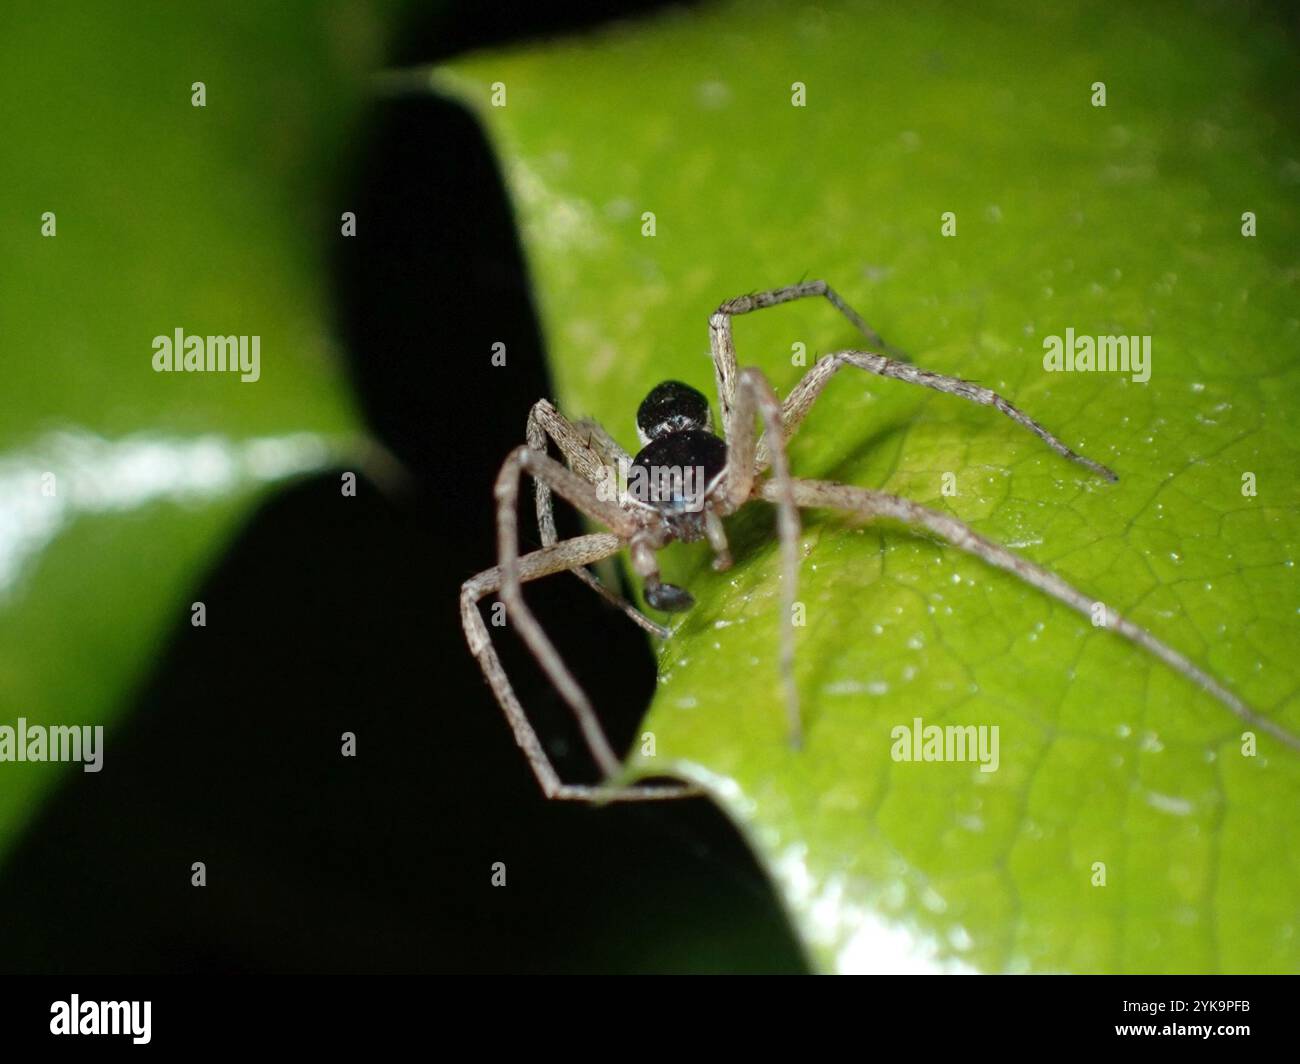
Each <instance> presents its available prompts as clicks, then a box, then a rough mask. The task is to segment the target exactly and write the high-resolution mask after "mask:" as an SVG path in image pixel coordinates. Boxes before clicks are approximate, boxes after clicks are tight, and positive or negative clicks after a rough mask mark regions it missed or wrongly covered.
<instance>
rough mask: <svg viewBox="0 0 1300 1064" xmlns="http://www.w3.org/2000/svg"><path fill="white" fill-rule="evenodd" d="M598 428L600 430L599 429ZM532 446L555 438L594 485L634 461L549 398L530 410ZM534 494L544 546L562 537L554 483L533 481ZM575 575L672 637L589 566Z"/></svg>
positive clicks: (645, 625) (644, 624)
mask: <svg viewBox="0 0 1300 1064" xmlns="http://www.w3.org/2000/svg"><path fill="white" fill-rule="evenodd" d="M597 430H598V431H597ZM526 438H527V440H528V446H529V447H531V448H532V449H533V450H535V451H541V452H542V453H543V454H545V453H546V442H547V440H548V439H549V440H553V441H554V442H555V445H556V446H557V447H558V448H559V449H560V453H561V454H563V455H564V458H565V461H567V462H568V464H569V468H570V469H572V470H573V471H574V472H575V473H577V474H578V475H579V476H580V477H582V479H583V480H585V481H587V482H588V483H590V484H598V483H600V482H601V481H603V480H605V478H606V477H607V476H608V473H609V469H610V468H611V467H613V468H615V469H617V468H618V463H619V461H620V460H621V459H626V460H627V461H628V464H629V465H630V464H631V459H630V458H628V456H627V453H626V452H625V451H623V449H622V448H620V447H619V446H618V444H616V443H614V442H613V440H612V439H611V438H610V436H609V434H608V433H606V432H605V430H604V429H603V428H600V426H598V425H596V424H595V423H594V422H591V423H587V424H579V425H575V424H573V422H571V421H570V420H569V419H568V418H566V417H565V416H564V415H563V414H561V413H560V412H559V411H558V410H556V409H555V407H554V406H552V405H551V404H550V403H549V402H547V401H546V400H545V399H541V400H538V401H537V402H536V403H534V404H533V408H532V410H530V411H529V412H528V428H527V436H526ZM533 495H534V500H535V502H536V506H537V527H538V531H539V532H540V533H541V537H542V546H544V547H549V546H550V545H551V544H552V543H555V542H556V541H557V540H558V539H559V534H558V533H557V532H556V530H555V502H554V497H553V495H552V493H551V488H550V485H549V484H547V483H546V481H544V480H542V479H540V478H538V479H535V480H534V481H533ZM572 572H573V575H574V576H576V577H577V578H578V579H579V580H581V581H582V582H583V583H584V584H586V585H587V586H588V587H589V588H591V589H592V590H593V591H595V592H596V594H598V595H599V596H600V597H601V598H603V599H604V600H605V601H606V602H608V603H609V604H610V605H611V606H614V607H615V608H617V609H620V610H622V611H623V613H624V614H625V615H626V616H627V617H628V618H629V619H630V620H631V621H633V622H634V623H635V624H637V625H638V626H639V627H641V628H642V629H644V630H645V631H647V632H649V633H650V634H651V635H653V636H657V637H658V638H660V639H666V638H667V637H668V629H667V628H665V627H664V626H663V625H660V624H656V623H655V622H654V621H652V620H651V619H650V618H649V617H647V616H646V615H645V614H644V613H642V612H641V611H640V610H638V609H637V608H636V607H635V606H633V605H632V603H630V602H628V601H627V599H625V598H623V597H622V596H621V595H618V594H616V593H615V592H613V591H611V590H610V589H609V588H607V587H606V586H605V585H604V584H603V583H601V581H600V578H599V577H597V576H596V574H595V573H592V572H591V571H589V570H588V569H586V568H585V567H581V566H580V567H578V568H575V569H573V570H572Z"/></svg>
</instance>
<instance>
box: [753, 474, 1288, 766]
mask: <svg viewBox="0 0 1300 1064" xmlns="http://www.w3.org/2000/svg"><path fill="white" fill-rule="evenodd" d="M773 485H774V482H773V481H770V480H769V481H765V482H764V484H763V490H762V494H763V497H764V498H766V499H771V500H773V501H775V499H776V497H777V496H778V495H779V494H780V492H779V489H777V488H776V487H775V486H773ZM792 487H793V491H794V497H795V500H796V501H797V502H798V504H799V505H800V506H805V507H822V508H825V509H832V510H841V511H845V512H847V513H853V514H858V515H860V516H862V517H865V518H868V519H876V518H888V519H891V520H895V521H899V522H901V523H903V524H905V525H908V526H909V527H912V528H922V529H925V530H926V531H928V532H931V533H933V534H934V535H936V536H938V537H939V538H940V539H943V540H945V541H946V542H948V543H949V544H951V545H952V546H954V547H956V548H957V549H958V550H962V551H965V552H966V553H967V554H973V555H975V557H977V558H979V559H980V560H981V561H983V562H985V563H986V564H988V565H991V566H993V567H994V568H996V569H1002V570H1005V571H1006V572H1009V573H1011V574H1013V575H1014V576H1016V577H1018V578H1019V579H1021V580H1023V581H1024V582H1025V583H1026V584H1029V585H1031V586H1033V587H1036V588H1038V589H1039V590H1040V591H1042V592H1043V593H1044V594H1047V595H1050V596H1051V597H1052V598H1054V599H1056V600H1057V601H1058V602H1063V603H1065V604H1066V605H1067V606H1069V607H1070V608H1071V609H1074V610H1077V611H1078V612H1079V613H1082V614H1083V615H1084V616H1085V617H1088V618H1089V619H1091V618H1092V616H1093V609H1094V607H1095V606H1096V605H1097V604H1098V603H1096V601H1095V600H1093V599H1091V598H1089V597H1088V596H1087V595H1085V594H1083V592H1081V591H1079V590H1078V589H1077V588H1075V587H1073V586H1072V585H1070V584H1068V583H1067V582H1066V581H1064V580H1063V579H1061V578H1060V577H1059V576H1057V575H1056V574H1055V573H1052V572H1049V571H1048V570H1046V569H1044V568H1042V567H1041V566H1038V565H1035V564H1034V563H1033V562H1031V561H1029V560H1028V559H1026V558H1022V557H1020V555H1018V554H1013V553H1012V552H1011V551H1009V550H1007V549H1006V548H1005V547H1002V546H999V545H998V544H997V543H994V542H993V541H992V540H989V539H985V538H984V537H983V536H981V535H980V534H979V533H978V532H976V531H975V530H974V529H973V528H971V527H970V526H969V525H967V524H964V523H963V522H961V521H958V520H957V519H956V518H955V517H951V516H949V515H948V514H945V513H941V512H940V511H938V510H931V509H929V508H928V507H925V506H921V505H920V504H919V503H915V502H912V501H911V500H910V499H904V498H901V497H899V496H897V495H890V494H889V493H888V492H883V491H874V490H872V489H871V488H859V487H854V486H852V485H849V484H835V483H832V482H830V481H824V480H798V479H796V480H795V481H794V482H793V485H792ZM1102 606H1103V608H1104V609H1105V616H1106V627H1107V628H1110V629H1113V630H1114V631H1116V632H1118V633H1119V634H1120V635H1122V636H1124V638H1125V639H1128V640H1129V641H1130V642H1132V643H1134V644H1136V645H1137V646H1139V647H1141V648H1142V649H1143V650H1145V651H1147V652H1148V653H1150V654H1152V655H1153V656H1155V657H1156V658H1158V659H1159V660H1160V661H1163V662H1164V663H1165V664H1166V665H1168V666H1169V667H1170V668H1172V669H1173V670H1174V671H1175V672H1177V673H1178V674H1179V675H1181V676H1183V677H1185V678H1186V679H1188V680H1190V681H1191V682H1192V683H1194V684H1196V686H1197V687H1199V688H1201V689H1202V690H1203V691H1205V692H1206V693H1207V694H1210V695H1212V696H1213V697H1214V698H1216V699H1218V700H1219V701H1220V702H1221V703H1223V705H1225V706H1227V708H1228V709H1229V710H1230V711H1231V712H1232V713H1233V714H1234V715H1235V716H1236V717H1238V718H1240V719H1241V720H1243V721H1245V722H1246V723H1247V724H1249V725H1251V726H1252V727H1255V728H1259V729H1260V730H1261V731H1265V732H1267V733H1268V734H1269V735H1271V736H1273V738H1275V739H1277V740H1278V741H1279V742H1281V743H1283V744H1284V745H1286V746H1289V747H1291V749H1293V750H1300V737H1297V736H1295V735H1293V734H1292V733H1291V732H1289V731H1287V730H1286V729H1285V728H1284V727H1282V725H1280V724H1278V723H1277V722H1276V721H1273V720H1270V719H1269V718H1268V717H1264V716H1261V715H1260V714H1259V713H1258V712H1256V711H1255V710H1253V709H1251V708H1250V707H1249V706H1248V705H1246V703H1245V702H1243V701H1242V700H1241V699H1240V698H1239V697H1238V696H1237V695H1235V694H1234V693H1233V692H1232V691H1230V690H1228V688H1226V687H1224V686H1223V684H1221V683H1219V681H1218V680H1216V679H1215V678H1214V677H1213V676H1211V675H1209V673H1207V672H1205V671H1204V670H1203V669H1201V668H1200V667H1198V666H1197V665H1195V664H1193V663H1192V662H1191V661H1190V660H1189V659H1188V658H1187V657H1186V656H1185V655H1183V654H1180V653H1179V652H1178V651H1177V650H1174V649H1173V648H1172V647H1170V646H1169V645H1168V644H1166V643H1164V642H1162V641H1161V640H1159V639H1157V638H1156V637H1155V636H1154V635H1152V634H1151V633H1150V632H1148V631H1147V630H1146V629H1145V628H1143V627H1141V626H1140V625H1137V624H1134V623H1133V622H1132V621H1130V620H1128V619H1127V618H1124V617H1121V616H1120V615H1119V614H1118V613H1117V612H1115V610H1113V609H1111V608H1110V607H1109V606H1105V605H1104V604H1102Z"/></svg>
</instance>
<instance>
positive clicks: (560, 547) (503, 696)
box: [460, 532, 698, 802]
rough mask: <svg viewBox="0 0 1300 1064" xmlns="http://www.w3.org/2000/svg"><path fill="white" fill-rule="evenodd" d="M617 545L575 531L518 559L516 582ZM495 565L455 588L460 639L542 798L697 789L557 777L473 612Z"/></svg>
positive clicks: (609, 797)
mask: <svg viewBox="0 0 1300 1064" xmlns="http://www.w3.org/2000/svg"><path fill="white" fill-rule="evenodd" d="M622 546H623V541H622V540H621V539H620V538H619V537H618V536H616V535H613V534H612V533H609V532H596V533H593V534H591V535H587V536H577V537H575V538H573V539H566V540H564V541H563V542H562V543H555V544H552V545H550V546H548V547H543V548H542V549H541V550H537V551H533V552H532V553H531V554H525V555H524V556H523V557H522V558H519V559H518V560H517V563H516V569H517V574H518V578H519V580H521V581H528V580H537V579H539V578H540V577H543V576H549V575H550V574H551V573H559V572H564V571H566V570H572V569H573V568H574V567H575V566H583V565H589V564H591V563H592V562H596V561H600V560H601V559H602V558H608V557H610V556H611V555H613V554H616V553H617V552H618V551H619V549H620V548H621V547H622ZM501 585H502V579H501V570H500V568H492V569H486V570H484V571H483V572H481V573H479V574H478V575H477V576H474V577H471V578H470V579H469V580H466V581H465V583H464V585H463V586H462V587H461V591H460V617H461V625H462V626H463V627H464V629H465V640H466V642H467V643H469V648H470V651H471V652H472V653H473V655H474V657H475V658H476V659H477V660H478V663H479V666H480V668H482V670H483V675H484V676H485V677H487V681H488V684H489V685H490V686H491V688H492V692H493V694H495V695H496V699H497V702H498V703H499V704H500V705H501V709H502V710H503V711H504V712H505V715H506V719H507V720H508V721H509V722H510V727H511V730H512V731H513V732H514V735H515V742H516V743H517V744H518V745H519V748H520V749H521V750H523V752H524V756H525V757H527V758H528V764H529V765H530V766H531V767H532V770H533V775H534V776H536V777H537V782H538V783H539V784H540V785H541V788H542V793H544V794H545V795H546V796H547V797H548V798H561V799H570V800H574V801H586V802H602V801H614V802H617V801H644V800H647V799H660V798H683V797H688V796H690V795H692V794H697V793H698V791H697V790H696V789H695V788H694V787H691V786H689V785H686V784H676V785H668V786H662V787H652V786H647V785H637V786H632V787H590V786H585V785H579V784H566V783H563V782H562V781H561V780H560V777H559V774H558V773H557V772H556V771H555V766H554V765H552V764H551V759H550V758H549V757H547V756H546V751H545V749H544V748H543V747H542V743H541V740H539V739H538V737H537V733H536V732H535V731H534V730H533V726H532V725H531V724H530V723H529V722H528V717H527V715H526V714H525V713H524V710H523V707H522V706H521V705H520V704H519V699H518V698H517V697H516V696H515V692H514V689H513V688H512V687H511V686H510V679H509V677H507V676H506V672H505V669H504V668H502V666H501V659H500V658H499V657H497V652H496V648H495V647H493V645H492V636H491V634H490V633H489V632H488V629H487V626H486V625H485V624H484V623H483V617H482V615H481V614H480V613H479V610H478V603H479V600H480V599H482V598H484V597H485V596H487V595H490V594H492V593H494V592H497V591H499V590H500V589H501Z"/></svg>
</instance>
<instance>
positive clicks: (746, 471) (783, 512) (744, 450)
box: [723, 367, 803, 748]
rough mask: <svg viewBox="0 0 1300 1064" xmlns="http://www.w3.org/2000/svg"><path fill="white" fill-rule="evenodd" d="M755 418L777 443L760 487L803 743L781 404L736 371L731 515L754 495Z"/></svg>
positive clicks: (791, 709) (795, 533)
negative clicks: (768, 513) (772, 535)
mask: <svg viewBox="0 0 1300 1064" xmlns="http://www.w3.org/2000/svg"><path fill="white" fill-rule="evenodd" d="M755 414H757V415H759V416H760V417H761V418H762V420H763V427H764V429H765V430H766V433H767V437H768V438H770V439H772V440H775V441H777V443H776V446H775V447H774V448H773V451H772V477H771V479H770V480H768V481H766V482H765V483H764V488H765V489H770V493H768V494H765V495H764V497H765V498H767V499H769V500H770V501H772V502H774V503H776V504H777V531H778V535H779V537H780V541H781V644H780V645H781V658H780V670H781V684H782V686H783V687H784V689H785V699H786V714H787V717H788V724H789V733H790V744H791V745H792V746H794V747H796V748H798V747H799V746H800V745H801V744H802V742H803V727H802V724H801V721H800V716H799V692H798V690H797V688H796V687H795V682H794V603H795V595H796V585H797V581H798V579H799V509H798V506H797V505H796V502H795V496H794V483H795V482H794V481H793V480H792V479H791V477H790V465H789V462H788V461H787V460H786V454H785V436H784V434H783V432H782V428H781V401H780V400H779V399H778V398H777V396H776V392H774V391H773V390H772V386H771V385H770V384H769V383H768V381H767V378H766V377H764V376H763V374H762V372H761V371H760V370H757V369H754V368H753V367H748V368H746V369H743V370H741V371H740V375H739V378H738V382H737V390H736V406H735V416H734V418H733V419H732V422H731V435H730V436H728V438H727V465H726V468H725V469H724V471H723V475H724V485H725V487H724V496H723V508H724V509H725V511H726V513H734V512H735V511H736V510H738V509H739V508H740V507H741V506H742V505H744V503H745V502H746V501H747V500H748V499H749V498H750V496H751V495H752V494H753V492H754V475H755V462H754V452H755V448H756V446H757V444H756V442H755V437H754V416H755Z"/></svg>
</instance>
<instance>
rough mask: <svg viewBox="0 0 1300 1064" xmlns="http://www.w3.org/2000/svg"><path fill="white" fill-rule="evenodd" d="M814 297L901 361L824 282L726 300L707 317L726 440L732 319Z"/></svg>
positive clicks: (731, 396) (731, 394) (732, 397)
mask: <svg viewBox="0 0 1300 1064" xmlns="http://www.w3.org/2000/svg"><path fill="white" fill-rule="evenodd" d="M815 296H822V297H824V298H825V299H826V301H827V302H828V303H830V305H831V306H833V307H834V308H835V309H836V310H838V311H839V312H840V313H841V314H843V315H844V316H845V317H846V318H847V319H848V320H849V321H850V323H852V325H853V327H854V328H855V329H857V330H858V332H860V333H861V334H862V335H863V336H865V337H866V339H867V342H868V343H869V344H871V346H872V347H876V348H879V349H880V350H882V351H890V352H891V353H893V354H894V355H895V357H898V358H900V359H901V358H902V352H900V351H897V350H895V349H893V348H891V347H890V346H889V345H888V344H887V343H885V341H884V340H883V339H881V337H880V334H879V333H878V332H876V330H875V329H873V328H872V327H871V326H870V325H868V324H867V323H866V322H865V321H864V320H863V319H862V316H861V315H860V314H858V312H857V311H856V310H854V309H853V308H852V307H851V306H849V305H848V304H847V303H845V302H844V300H843V299H841V298H840V296H839V293H837V292H836V291H835V289H833V288H832V287H831V286H830V285H828V284H827V283H826V282H825V281H804V282H801V283H800V284H792V285H787V286H786V287H785V288H774V289H771V290H770V291H767V292H755V293H753V294H751V295H746V296H737V297H736V298H735V299H729V300H727V301H726V302H725V303H723V304H722V306H720V307H718V309H717V310H716V311H714V313H713V314H712V316H710V318H709V349H710V351H711V352H712V355H713V374H714V379H715V381H716V383H717V386H718V403H719V404H720V406H721V411H720V412H721V414H722V428H723V431H724V433H725V434H726V435H727V437H728V438H730V436H731V419H732V409H733V407H734V406H735V401H736V345H735V342H734V340H733V339H732V335H731V319H732V317H734V316H735V315H737V314H748V313H750V311H754V310H762V309H763V308H764V307H774V306H776V305H777V304H779V303H789V302H791V301H792V300H795V299H808V298H811V297H815Z"/></svg>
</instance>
